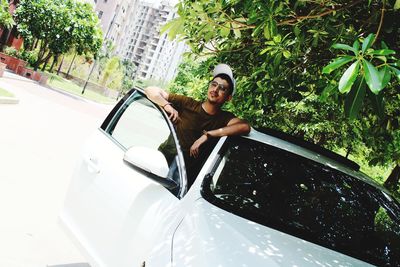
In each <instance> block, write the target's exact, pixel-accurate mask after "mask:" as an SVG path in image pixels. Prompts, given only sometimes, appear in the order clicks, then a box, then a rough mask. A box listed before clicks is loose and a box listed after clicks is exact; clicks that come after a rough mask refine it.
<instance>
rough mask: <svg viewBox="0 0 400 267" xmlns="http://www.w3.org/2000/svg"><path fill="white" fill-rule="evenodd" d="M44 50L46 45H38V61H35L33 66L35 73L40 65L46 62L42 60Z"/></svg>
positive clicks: (44, 43) (43, 43)
mask: <svg viewBox="0 0 400 267" xmlns="http://www.w3.org/2000/svg"><path fill="white" fill-rule="evenodd" d="M46 49H47V43H46V42H44V41H42V44H41V45H40V50H39V53H38V59H37V61H36V63H35V66H34V70H35V71H37V70H38V68H39V66H40V64H41V63H43V62H44V61H46V59H45V58H43V57H44V54H45V53H46Z"/></svg>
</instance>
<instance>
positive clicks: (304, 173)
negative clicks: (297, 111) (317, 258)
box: [202, 138, 400, 266]
mask: <svg viewBox="0 0 400 267" xmlns="http://www.w3.org/2000/svg"><path fill="white" fill-rule="evenodd" d="M202 190H203V191H202V194H203V196H204V198H205V199H207V200H208V201H210V202H211V203H213V204H215V205H217V206H219V207H220V208H223V209H225V210H227V211H230V212H232V213H234V214H236V215H239V216H241V217H244V218H246V219H249V220H251V221H254V222H257V223H259V224H262V225H265V226H267V227H272V228H275V229H277V230H279V231H282V232H285V233H288V234H291V235H294V236H297V237H299V238H302V239H304V240H308V241H310V242H313V243H316V244H319V245H322V246H324V247H327V248H330V249H333V250H336V251H339V252H341V253H344V254H347V255H350V256H353V257H355V258H358V259H361V260H363V261H366V262H369V263H372V264H375V265H378V266H400V227H399V215H400V208H399V204H398V203H397V202H396V201H395V200H394V199H392V198H391V197H390V196H389V195H387V194H386V193H384V192H382V191H380V190H379V189H377V188H376V187H374V186H372V185H370V184H367V183H365V182H363V181H361V180H359V179H356V178H354V177H351V176H349V175H346V174H344V173H342V172H340V171H338V170H336V169H333V168H330V167H327V166H325V165H322V164H319V163H317V162H314V161H311V160H309V159H306V158H304V157H301V156H299V155H296V154H293V153H291V152H288V151H285V150H281V149H279V148H276V147H272V146H269V145H266V144H263V143H260V142H256V141H253V140H250V139H246V138H230V139H228V142H227V144H226V146H225V149H224V150H223V152H221V158H220V161H219V163H218V164H217V165H216V167H215V168H214V170H213V172H212V174H211V175H208V176H207V179H205V180H204V184H203V189H202Z"/></svg>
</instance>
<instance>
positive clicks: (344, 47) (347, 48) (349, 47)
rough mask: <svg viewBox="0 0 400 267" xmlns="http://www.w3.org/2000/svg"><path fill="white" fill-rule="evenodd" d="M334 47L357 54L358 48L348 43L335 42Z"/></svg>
mask: <svg viewBox="0 0 400 267" xmlns="http://www.w3.org/2000/svg"><path fill="white" fill-rule="evenodd" d="M332 48H335V49H341V50H346V51H352V52H353V53H354V54H355V55H357V50H356V49H354V48H353V47H351V46H349V45H346V44H334V45H332Z"/></svg>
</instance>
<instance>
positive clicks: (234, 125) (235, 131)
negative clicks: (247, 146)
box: [190, 118, 251, 157]
mask: <svg viewBox="0 0 400 267" xmlns="http://www.w3.org/2000/svg"><path fill="white" fill-rule="evenodd" d="M250 129H251V128H250V124H249V123H248V122H247V121H244V120H241V119H239V118H233V119H231V120H230V121H229V122H228V124H227V125H226V126H225V127H222V128H219V129H215V130H211V131H207V132H204V134H203V135H202V136H200V138H199V139H197V140H196V141H195V142H194V143H193V145H192V146H191V147H190V156H192V157H197V156H198V155H199V148H200V146H201V145H202V144H203V143H204V142H206V141H207V140H208V138H210V137H222V136H231V135H245V134H249V133H250Z"/></svg>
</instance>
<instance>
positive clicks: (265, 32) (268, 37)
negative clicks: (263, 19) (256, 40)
mask: <svg viewBox="0 0 400 267" xmlns="http://www.w3.org/2000/svg"><path fill="white" fill-rule="evenodd" d="M264 37H265V39H267V40H269V39H271V32H270V31H269V24H268V23H266V24H265V26H264Z"/></svg>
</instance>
